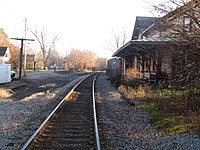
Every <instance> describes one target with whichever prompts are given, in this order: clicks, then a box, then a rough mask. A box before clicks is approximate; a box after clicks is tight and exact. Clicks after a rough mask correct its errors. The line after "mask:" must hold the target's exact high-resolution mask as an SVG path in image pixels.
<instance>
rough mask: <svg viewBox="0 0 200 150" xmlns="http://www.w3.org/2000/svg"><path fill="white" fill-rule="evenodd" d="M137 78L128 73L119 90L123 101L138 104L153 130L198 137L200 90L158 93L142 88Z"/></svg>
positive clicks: (129, 71) (148, 86) (173, 90)
mask: <svg viewBox="0 0 200 150" xmlns="http://www.w3.org/2000/svg"><path fill="white" fill-rule="evenodd" d="M140 77H141V74H139V73H138V72H137V71H136V70H134V69H132V70H131V69H129V70H127V71H126V75H125V76H124V77H123V78H122V81H121V85H120V86H119V88H118V89H119V91H120V92H121V94H122V95H124V97H125V98H127V99H131V100H132V101H134V100H137V101H139V103H138V104H139V105H140V106H136V107H137V108H143V109H145V110H146V111H147V112H148V113H149V114H150V116H151V117H152V120H151V123H152V125H153V126H154V127H155V128H157V129H160V130H162V131H165V132H167V133H172V134H181V133H185V132H198V133H200V87H195V88H190V89H189V88H187V89H182V88H179V89H172V87H171V86H168V89H159V87H156V86H153V85H150V84H145V85H144V84H141V82H140V80H139V78H140Z"/></svg>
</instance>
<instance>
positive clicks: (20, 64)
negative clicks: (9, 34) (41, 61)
mask: <svg viewBox="0 0 200 150" xmlns="http://www.w3.org/2000/svg"><path fill="white" fill-rule="evenodd" d="M10 39H12V40H18V41H21V49H20V56H19V60H20V61H19V80H21V78H22V54H23V45H24V41H35V40H34V39H24V38H10Z"/></svg>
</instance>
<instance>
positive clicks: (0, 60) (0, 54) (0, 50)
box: [0, 47, 11, 64]
mask: <svg viewBox="0 0 200 150" xmlns="http://www.w3.org/2000/svg"><path fill="white" fill-rule="evenodd" d="M10 58H11V55H10V50H9V48H8V47H0V64H5V63H6V62H8V61H9V60H10Z"/></svg>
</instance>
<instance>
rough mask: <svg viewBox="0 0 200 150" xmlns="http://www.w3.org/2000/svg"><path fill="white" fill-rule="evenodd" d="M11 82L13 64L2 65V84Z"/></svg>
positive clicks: (0, 65)
mask: <svg viewBox="0 0 200 150" xmlns="http://www.w3.org/2000/svg"><path fill="white" fill-rule="evenodd" d="M8 82H11V64H0V84H2V83H8Z"/></svg>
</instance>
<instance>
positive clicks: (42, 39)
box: [30, 28, 58, 69]
mask: <svg viewBox="0 0 200 150" xmlns="http://www.w3.org/2000/svg"><path fill="white" fill-rule="evenodd" d="M30 31H31V33H32V34H33V35H34V36H35V37H36V39H37V41H38V43H39V45H40V49H41V52H42V58H43V63H44V67H43V69H45V68H46V63H47V52H48V50H51V49H52V47H53V46H54V45H55V42H56V41H57V40H58V36H55V37H54V39H53V40H52V41H51V42H49V41H47V30H46V29H45V28H43V30H42V31H41V32H38V31H37V30H35V32H33V31H32V30H30Z"/></svg>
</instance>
